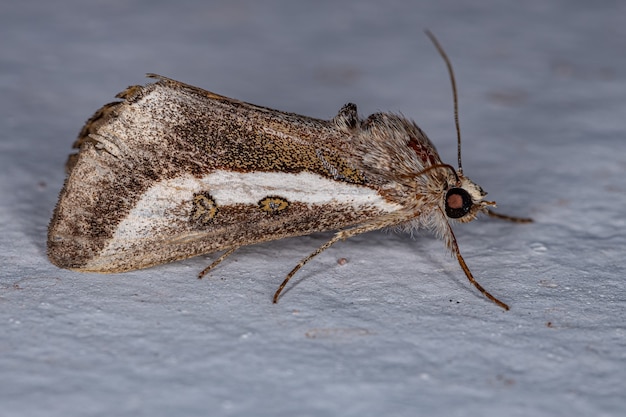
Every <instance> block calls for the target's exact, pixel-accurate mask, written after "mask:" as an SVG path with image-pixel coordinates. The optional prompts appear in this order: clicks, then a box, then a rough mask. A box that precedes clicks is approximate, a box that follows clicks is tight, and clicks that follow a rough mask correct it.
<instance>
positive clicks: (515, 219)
mask: <svg viewBox="0 0 626 417" xmlns="http://www.w3.org/2000/svg"><path fill="white" fill-rule="evenodd" d="M487 214H488V215H489V216H491V217H494V218H496V219H501V220H506V221H509V222H513V223H532V222H533V219H531V218H529V217H513V216H507V215H506V214H500V213H496V212H495V211H493V210H489V209H487Z"/></svg>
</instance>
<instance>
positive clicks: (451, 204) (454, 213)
mask: <svg viewBox="0 0 626 417" xmlns="http://www.w3.org/2000/svg"><path fill="white" fill-rule="evenodd" d="M471 208H472V197H470V195H469V193H468V192H467V191H465V190H464V189H463V188H450V189H449V190H448V192H447V193H446V215H447V216H448V217H450V218H452V219H458V218H460V217H463V216H465V215H466V214H467V213H469V211H470V209H471Z"/></svg>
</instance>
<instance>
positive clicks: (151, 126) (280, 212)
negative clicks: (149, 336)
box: [48, 77, 401, 272]
mask: <svg viewBox="0 0 626 417" xmlns="http://www.w3.org/2000/svg"><path fill="white" fill-rule="evenodd" d="M159 78H160V79H159V81H158V82H156V83H154V84H149V85H147V86H145V87H141V86H134V87H130V88H128V89H127V90H126V91H124V92H123V93H120V95H118V97H119V98H121V99H122V101H120V102H116V103H111V104H109V105H106V106H104V107H103V108H102V109H100V110H99V111H98V112H96V114H95V115H94V116H93V117H92V118H91V119H90V120H89V121H88V122H87V124H86V125H85V127H84V128H83V130H82V132H81V134H80V136H79V138H78V140H77V142H76V144H75V146H76V147H79V148H80V151H79V153H78V154H77V155H73V156H71V157H70V161H69V162H68V168H69V171H70V172H69V175H68V178H67V180H66V182H65V186H64V188H63V190H62V192H61V196H60V198H59V202H58V204H57V207H56V209H55V212H54V216H53V219H52V222H51V224H50V228H49V234H48V255H49V257H50V259H51V261H52V262H53V263H55V264H56V265H58V266H60V267H63V268H69V269H76V270H81V271H95V272H120V271H126V270H132V269H138V268H144V267H148V266H151V265H155V264H160V263H165V262H170V261H173V260H177V259H182V258H187V257H191V256H195V255H198V254H202V253H210V252H213V251H217V250H221V249H226V248H230V247H235V246H240V245H245V244H252V243H256V242H262V241H268V240H273V239H279V238H283V237H288V236H297V235H303V234H308V233H311V232H314V231H322V230H329V229H338V228H342V227H346V226H349V225H353V224H358V223H362V222H363V221H366V220H368V219H372V218H375V217H377V216H381V215H383V214H385V213H389V212H394V211H397V210H399V209H400V208H401V206H400V205H399V204H397V203H394V202H391V201H389V199H388V198H384V197H382V196H381V194H380V193H379V192H378V188H377V186H375V185H373V183H372V182H370V181H369V180H368V178H367V175H366V173H364V172H363V168H362V167H361V166H359V164H358V163H357V161H356V160H352V158H350V157H349V156H348V155H350V152H349V151H350V149H351V147H352V143H351V142H350V141H351V135H350V129H352V128H354V125H355V123H356V108H348V109H347V110H345V114H344V115H342V114H341V113H340V115H339V116H338V117H337V118H335V119H333V120H330V121H323V120H317V119H312V118H307V117H304V116H299V115H296V114H291V113H284V112H279V111H275V110H271V109H267V108H264V107H259V106H254V105H251V104H248V103H243V102H239V101H236V100H232V99H229V98H226V97H223V96H219V95H217V94H213V93H210V92H208V91H204V90H201V89H199V88H196V87H192V86H188V85H185V84H182V83H179V82H176V81H173V80H169V79H166V78H163V77H159Z"/></svg>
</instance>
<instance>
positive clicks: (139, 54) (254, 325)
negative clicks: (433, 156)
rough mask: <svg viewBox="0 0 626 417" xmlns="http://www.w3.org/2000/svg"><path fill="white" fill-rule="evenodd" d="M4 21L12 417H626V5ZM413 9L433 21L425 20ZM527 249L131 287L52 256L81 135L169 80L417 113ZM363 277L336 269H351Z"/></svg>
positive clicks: (0, 376) (315, 240) (5, 377)
mask: <svg viewBox="0 0 626 417" xmlns="http://www.w3.org/2000/svg"><path fill="white" fill-rule="evenodd" d="M7 3H8V2H5V3H4V4H3V5H1V6H0V39H2V41H1V43H0V104H1V106H2V113H3V114H2V117H1V118H0V132H2V133H1V134H2V137H1V139H0V196H1V197H0V227H1V229H0V230H1V233H0V249H1V250H0V263H1V265H2V268H0V323H2V330H1V332H0V415H2V416H26V415H28V416H44V415H45V416H68V415H83V416H91V415H93V416H95V415H118V416H120V415H133V416H135V415H140V416H143V415H145V416H170V415H224V416H252V415H254V416H265V415H267V416H286V415H345V416H367V415H372V416H377V415H388V416H401V415H405V416H413V415H420V414H422V415H446V416H465V415H468V416H469V415H472V416H477V415H483V416H487V415H507V416H528V415H534V416H542V415H562V416H576V415H580V416H590V415H593V416H614V415H623V414H622V413H623V412H624V409H625V408H626V399H625V398H626V397H625V395H624V392H625V391H626V329H625V325H624V323H625V316H626V314H625V307H626V291H625V290H624V282H623V281H624V270H625V268H624V266H623V263H624V262H623V259H624V252H625V248H626V237H625V233H624V229H625V223H626V221H625V220H624V219H625V216H624V215H625V214H626V213H625V212H624V207H626V186H624V175H625V172H626V142H625V140H624V132H625V128H626V121H625V118H624V115H626V104H625V103H626V82H625V79H626V69H625V68H626V55H624V53H623V51H624V45H625V44H626V29H625V26H624V24H623V19H624V16H626V6H625V5H626V3H624V2H618V1H614V2H596V4H594V5H593V6H592V5H591V3H588V2H583V1H578V2H573V1H564V0H563V1H545V0H533V1H527V2H519V4H517V3H514V2H508V3H509V4H504V3H503V2H499V1H495V0H494V1H478V2H472V5H471V6H469V5H464V4H463V2H460V1H459V2H452V1H441V2H437V3H436V4H434V2H410V1H387V2H382V3H381V2H352V3H343V4H342V5H336V4H335V2H331V1H327V2H326V1H317V2H315V3H314V4H315V6H313V2H311V5H309V6H306V7H305V6H302V5H297V6H296V5H295V4H294V3H293V2H287V1H285V2H278V1H274V2H263V6H261V5H258V4H257V3H258V2H252V1H250V2H246V1H237V2H213V3H209V2H206V3H205V2H200V1H187V2H186V1H182V2H176V3H174V2H150V1H136V2H121V1H120V2H111V1H93V2H89V4H88V5H87V4H86V3H85V2H83V1H78V0H75V1H70V0H62V1H55V2H48V1H30V2H20V3H18V2H12V4H7ZM420 3H422V4H420ZM424 28H430V29H432V30H433V31H435V33H436V34H437V35H438V36H439V37H440V40H441V41H442V43H443V44H444V46H445V48H446V50H447V51H448V53H449V55H450V56H451V58H452V60H453V63H454V65H455V69H456V72H457V77H458V79H457V81H458V83H459V89H460V106H461V123H462V130H463V135H464V140H465V142H464V145H465V146H464V168H465V172H466V174H467V175H468V176H469V177H470V178H472V179H473V180H474V181H476V182H477V183H479V184H481V185H482V186H483V187H484V188H485V189H486V190H487V191H489V193H490V197H492V198H493V199H495V200H497V201H498V202H499V204H500V211H501V212H505V213H510V214H517V215H527V214H528V215H531V216H533V217H534V218H535V219H536V223H535V224H533V225H528V226H523V225H512V224H507V223H503V222H497V221H490V220H480V221H477V222H474V223H471V224H468V225H463V226H461V227H457V228H456V230H457V236H458V238H459V243H460V246H461V250H462V251H463V254H464V255H465V257H466V260H467V261H468V264H469V266H470V268H472V270H473V272H474V274H475V275H476V276H477V277H478V279H479V281H480V282H481V283H482V284H483V285H485V286H486V287H487V288H488V289H489V290H490V291H492V292H493V293H494V294H496V295H498V296H499V297H501V298H502V299H503V300H504V301H506V302H508V303H509V304H510V305H511V307H512V309H511V311H509V312H506V313H505V312H503V311H501V310H500V309H499V308H498V307H496V306H495V305H493V304H492V303H490V302H488V301H486V300H485V299H483V298H482V297H480V295H478V294H477V293H476V291H475V290H474V289H472V288H470V287H469V285H468V283H467V282H466V280H465V278H464V276H463V274H462V272H461V271H460V269H459V267H458V265H457V264H456V262H455V261H454V260H452V259H450V258H449V256H447V254H446V253H445V251H444V250H443V249H442V244H441V242H439V241H437V240H435V239H434V238H432V237H430V236H428V235H424V236H419V238H418V239H416V240H412V239H411V238H410V237H409V236H406V235H399V234H391V233H370V234H368V235H364V236H360V237H358V238H356V239H353V240H351V241H348V242H345V243H341V244H338V245H337V246H336V247H334V248H333V249H331V250H329V251H328V252H326V253H325V254H323V255H321V256H320V257H319V258H317V259H316V260H315V261H314V262H312V263H311V264H310V265H307V267H306V268H305V269H304V270H303V271H302V273H301V274H300V275H298V277H297V278H298V279H296V280H295V282H294V284H295V285H292V286H291V287H290V290H289V291H288V292H286V293H285V294H284V298H283V299H282V300H281V302H280V303H279V304H278V305H272V304H271V303H270V297H271V295H272V294H273V292H274V290H275V289H276V287H277V285H278V284H279V282H280V281H281V280H282V278H283V275H284V274H285V273H286V272H287V271H288V270H289V269H290V268H291V267H292V266H293V265H294V264H295V263H296V262H297V260H298V259H299V258H300V257H302V256H303V255H305V254H307V253H308V252H309V251H310V250H312V249H313V248H314V247H316V246H317V245H319V244H320V243H321V242H322V241H323V239H324V237H325V236H319V235H318V236H311V237H303V238H296V239H290V240H285V241H279V242H273V243H269V244H264V245H259V246H253V247H248V248H245V249H243V250H240V251H239V252H237V253H236V254H235V255H234V256H233V257H232V258H231V259H229V260H228V261H226V262H225V263H224V264H223V265H221V266H220V268H219V269H218V270H216V271H215V273H214V274H212V276H211V278H210V279H206V280H203V281H198V280H196V279H195V278H194V275H195V273H197V272H198V271H199V270H200V269H202V268H203V267H204V266H206V265H207V263H208V262H210V258H211V257H210V256H207V257H199V258H195V259H192V260H188V261H185V262H179V263H175V264H170V265H165V266H162V267H157V268H152V269H148V270H144V271H138V272H133V273H127V274H120V275H110V276H103V275H90V274H78V273H73V272H69V271H64V270H59V269H57V268H55V267H53V266H52V265H50V264H49V263H48V261H47V259H46V256H45V234H46V227H47V222H48V219H49V217H50V215H51V211H52V208H53V207H54V204H55V201H56V197H57V193H58V191H59V189H60V187H61V185H62V181H63V177H64V173H63V168H62V167H63V163H64V161H65V158H66V155H67V153H68V152H69V150H70V145H71V143H72V141H73V139H74V137H75V135H76V133H77V132H78V129H79V128H80V127H81V125H82V123H83V122H84V121H85V120H86V118H87V117H89V116H90V115H91V114H92V112H93V111H94V110H95V109H97V108H98V107H99V106H101V105H102V104H104V103H105V102H107V101H110V100H111V99H112V98H113V95H114V94H115V93H117V92H118V91H121V90H122V89H123V88H124V87H126V86H127V85H129V84H134V83H138V82H143V79H142V74H143V73H145V72H157V73H161V74H163V75H167V76H170V77H172V78H176V79H179V80H181V81H185V82H188V83H190V84H195V85H198V86H200V87H204V88H206V89H210V90H213V91H215V92H218V93H221V94H225V95H228V96H231V97H236V98H239V99H242V100H246V101H250V102H253V103H257V104H261V105H266V106H270V107H275V108H279V109H283V110H289V111H294V112H299V113H303V114H307V115H311V116H317V117H324V118H329V117H332V116H333V115H334V114H335V113H336V111H337V110H338V109H339V108H340V106H341V105H343V104H344V103H345V102H347V101H353V102H356V103H357V104H358V105H359V109H360V111H361V113H362V114H365V115H366V114H369V113H370V112H373V111H377V110H385V111H387V110H391V111H402V112H403V113H404V114H405V115H406V116H407V117H410V118H413V119H415V120H416V121H417V123H418V124H419V125H420V126H421V127H422V128H423V129H424V130H425V131H426V132H427V133H428V134H429V136H430V137H431V139H432V140H433V141H434V142H435V144H437V146H438V148H439V151H440V153H441V154H442V157H443V159H444V160H447V161H449V162H452V163H454V162H455V143H454V139H453V138H454V131H453V125H452V112H451V100H450V87H449V84H448V79H447V75H446V73H445V68H444V65H443V63H442V61H441V59H440V58H439V56H438V55H437V53H436V52H435V51H434V49H433V47H432V45H430V43H429V42H428V40H427V38H426V37H425V36H424V35H423V32H422V30H423V29H424ZM342 257H345V258H347V259H348V263H347V264H345V265H343V266H341V265H339V264H338V263H337V259H338V258H342Z"/></svg>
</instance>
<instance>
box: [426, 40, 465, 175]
mask: <svg viewBox="0 0 626 417" xmlns="http://www.w3.org/2000/svg"><path fill="white" fill-rule="evenodd" d="M425 32H426V36H428V37H429V38H430V41H431V42H432V43H433V44H434V45H435V48H437V51H438V52H439V55H441V57H442V58H443V60H444V61H445V63H446V67H448V74H449V75H450V83H451V84H452V96H453V98H454V124H455V126H456V139H457V158H458V160H459V173H460V174H463V165H462V163H461V126H460V125H459V99H458V96H457V92H456V81H455V79H454V71H453V70H452V63H451V62H450V58H448V55H447V54H446V51H444V50H443V48H442V47H441V45H440V44H439V41H438V40H437V38H436V37H435V35H433V33H432V32H431V31H430V30H428V29H426V31H425Z"/></svg>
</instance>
